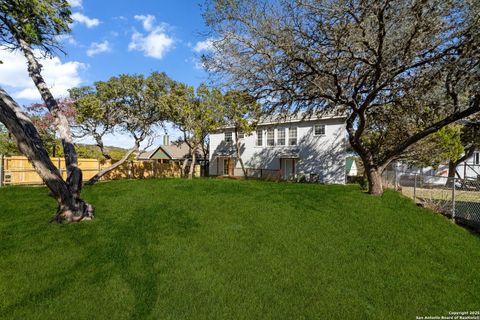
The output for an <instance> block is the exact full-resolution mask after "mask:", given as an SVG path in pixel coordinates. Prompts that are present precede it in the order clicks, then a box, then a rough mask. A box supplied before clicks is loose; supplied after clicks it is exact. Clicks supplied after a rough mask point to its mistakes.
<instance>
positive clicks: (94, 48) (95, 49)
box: [87, 40, 112, 57]
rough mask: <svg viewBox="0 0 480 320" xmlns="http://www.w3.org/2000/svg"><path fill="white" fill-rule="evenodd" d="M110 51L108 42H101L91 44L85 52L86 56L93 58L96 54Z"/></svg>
mask: <svg viewBox="0 0 480 320" xmlns="http://www.w3.org/2000/svg"><path fill="white" fill-rule="evenodd" d="M110 51H112V48H111V47H110V42H108V40H105V41H103V42H92V43H91V44H90V47H89V48H88V50H87V56H89V57H93V56H94V55H96V54H99V53H102V52H110Z"/></svg>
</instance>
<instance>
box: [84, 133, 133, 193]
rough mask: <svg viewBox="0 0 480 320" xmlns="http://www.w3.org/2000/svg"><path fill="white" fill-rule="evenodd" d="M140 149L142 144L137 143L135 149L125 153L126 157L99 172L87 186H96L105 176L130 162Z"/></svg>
mask: <svg viewBox="0 0 480 320" xmlns="http://www.w3.org/2000/svg"><path fill="white" fill-rule="evenodd" d="M139 149H140V142H138V141H136V142H135V146H134V147H133V148H131V149H130V150H128V151H127V153H125V155H124V156H123V157H122V158H121V159H120V160H118V161H117V162H115V163H114V164H112V165H111V166H110V167H108V168H105V169H103V170H101V171H100V172H98V173H97V174H96V175H94V176H93V177H92V178H90V180H88V182H86V183H85V184H86V185H89V186H91V185H94V184H95V183H97V182H98V181H99V180H100V179H101V178H102V177H103V176H104V175H106V174H107V173H109V172H110V171H113V170H115V169H116V168H118V167H120V166H121V165H122V164H124V163H125V161H127V160H128V158H129V157H130V156H131V155H132V154H133V153H134V152H135V151H138V150H139Z"/></svg>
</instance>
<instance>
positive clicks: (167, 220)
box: [2, 209, 200, 319]
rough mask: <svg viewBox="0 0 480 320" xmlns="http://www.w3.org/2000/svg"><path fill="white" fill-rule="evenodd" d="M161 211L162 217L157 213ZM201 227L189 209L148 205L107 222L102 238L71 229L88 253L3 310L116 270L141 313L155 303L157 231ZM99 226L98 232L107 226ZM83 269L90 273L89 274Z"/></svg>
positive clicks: (102, 281)
mask: <svg viewBox="0 0 480 320" xmlns="http://www.w3.org/2000/svg"><path fill="white" fill-rule="evenodd" d="M160 215H161V216H162V217H159V216H160ZM199 227H200V224H199V223H198V222H197V220H196V219H195V218H194V217H192V216H191V215H190V214H189V212H188V211H187V210H181V209H176V210H169V211H168V213H158V214H157V213H152V210H144V211H143V213H141V212H136V213H135V214H132V215H131V216H130V219H128V220H126V221H125V220H124V222H123V223H110V224H109V225H105V228H108V230H109V231H108V232H109V234H110V235H109V237H108V238H103V239H101V240H102V241H97V240H98V239H95V238H93V239H91V238H90V239H89V237H90V236H91V234H86V235H79V234H78V233H75V234H73V236H72V240H73V241H72V245H73V243H77V244H80V245H81V244H82V243H85V246H84V248H85V249H86V250H85V251H86V252H87V254H86V255H84V256H82V257H81V258H79V261H77V262H76V263H75V264H74V265H73V266H71V267H69V268H67V269H66V270H63V271H61V272H50V275H49V276H50V279H51V281H49V285H48V287H46V288H43V289H42V290H39V291H36V292H31V293H29V294H26V295H25V296H24V297H22V298H20V299H19V300H18V301H17V302H16V303H14V304H11V305H9V306H6V307H5V308H4V309H3V310H2V313H3V314H4V316H8V315H11V316H12V315H13V314H15V311H18V309H22V308H28V306H29V305H32V304H35V305H36V306H37V307H38V304H39V302H40V303H42V304H43V302H47V301H52V300H54V299H56V298H58V297H60V296H62V295H65V291H66V290H67V288H69V287H71V286H73V285H74V284H75V282H78V281H86V284H87V288H88V287H89V286H90V285H92V284H93V285H95V286H96V287H100V288H102V287H103V288H105V287H106V285H107V282H108V281H109V280H111V279H112V278H114V277H115V276H118V277H119V278H120V279H121V280H122V281H123V282H125V283H126V284H127V286H128V289H129V290H130V291H131V292H132V294H133V297H134V301H133V305H132V307H131V309H130V310H131V311H130V318H131V319H145V318H147V317H148V316H149V315H150V314H151V313H152V311H153V310H154V308H155V304H156V303H157V300H158V296H159V288H158V284H159V276H160V275H161V270H158V267H157V268H156V264H157V263H158V261H161V259H162V257H159V256H158V253H157V254H155V251H154V250H153V249H152V246H151V245H152V242H158V239H159V238H158V236H159V235H160V237H162V238H165V237H169V236H177V237H178V236H187V235H188V234H191V233H194V232H196V230H197V229H198V228H199ZM71 231H73V230H71ZM99 232H100V234H101V233H104V232H106V231H105V230H99ZM79 237H81V238H82V239H79ZM89 241H90V242H89ZM153 244H155V243H153ZM159 259H160V260H159ZM56 267H57V269H55V270H61V269H62V266H61V265H59V266H56ZM52 271H53V270H52ZM85 273H87V274H88V276H87V279H85V276H84V274H85ZM80 275H81V276H80ZM87 290H88V289H87ZM68 294H69V295H70V294H72V293H68ZM109 294H110V295H112V296H114V295H115V293H109ZM84 295H89V293H88V292H81V293H78V296H84ZM63 298H64V297H63ZM77 298H78V297H72V299H71V300H72V304H75V299H77ZM92 303H94V304H95V302H92ZM65 307H68V305H65Z"/></svg>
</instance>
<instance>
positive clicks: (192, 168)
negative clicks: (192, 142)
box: [188, 146, 198, 179]
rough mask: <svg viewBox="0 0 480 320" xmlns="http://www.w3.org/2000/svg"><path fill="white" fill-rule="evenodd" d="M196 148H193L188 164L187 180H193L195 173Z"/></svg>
mask: <svg viewBox="0 0 480 320" xmlns="http://www.w3.org/2000/svg"><path fill="white" fill-rule="evenodd" d="M197 148H198V146H195V147H193V150H192V162H191V164H190V170H189V172H188V179H193V175H194V173H195V162H196V161H197Z"/></svg>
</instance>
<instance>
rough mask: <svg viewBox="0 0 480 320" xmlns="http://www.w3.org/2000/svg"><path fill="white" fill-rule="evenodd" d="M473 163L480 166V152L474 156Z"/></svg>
mask: <svg viewBox="0 0 480 320" xmlns="http://www.w3.org/2000/svg"><path fill="white" fill-rule="evenodd" d="M473 163H474V164H476V165H480V152H476V153H475V155H474V156H473Z"/></svg>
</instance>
